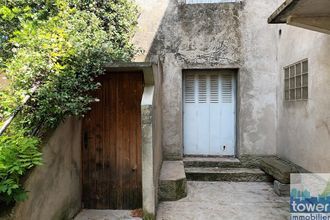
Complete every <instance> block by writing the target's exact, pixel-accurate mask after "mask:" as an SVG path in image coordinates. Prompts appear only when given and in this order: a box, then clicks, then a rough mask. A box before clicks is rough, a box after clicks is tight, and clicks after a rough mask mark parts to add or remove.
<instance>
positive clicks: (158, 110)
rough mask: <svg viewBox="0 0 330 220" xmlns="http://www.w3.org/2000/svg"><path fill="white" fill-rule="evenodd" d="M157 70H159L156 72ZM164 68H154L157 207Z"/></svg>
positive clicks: (161, 154)
mask: <svg viewBox="0 0 330 220" xmlns="http://www.w3.org/2000/svg"><path fill="white" fill-rule="evenodd" d="M156 68H157V70H156ZM162 71H163V70H162V66H161V64H159V65H158V66H157V67H154V76H155V93H154V103H153V120H154V122H153V131H154V137H153V148H154V185H155V206H157V204H158V193H157V192H158V180H159V175H160V168H161V165H162V162H163V151H162V102H161V101H162V97H161V84H162Z"/></svg>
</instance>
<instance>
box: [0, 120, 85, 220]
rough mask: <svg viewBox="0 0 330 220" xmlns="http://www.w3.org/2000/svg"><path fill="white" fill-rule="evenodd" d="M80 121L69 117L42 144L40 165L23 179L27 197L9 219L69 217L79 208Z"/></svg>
mask: <svg viewBox="0 0 330 220" xmlns="http://www.w3.org/2000/svg"><path fill="white" fill-rule="evenodd" d="M80 132H81V122H80V121H78V120H75V119H72V118H70V119H68V120H66V121H65V122H64V123H62V124H61V125H60V126H59V127H58V128H57V129H56V130H55V131H54V133H53V134H52V135H51V137H50V138H49V139H48V141H47V143H46V144H45V145H44V146H43V163H44V164H43V165H41V166H39V167H36V168H35V169H34V170H32V172H31V173H30V174H29V176H28V178H27V180H26V181H25V184H24V185H25V189H26V190H27V191H28V196H29V198H28V199H27V200H26V201H24V202H21V203H18V204H17V205H16V206H15V207H14V209H13V210H12V213H11V214H10V216H8V217H3V218H0V219H1V220H2V219H6V220H7V219H8V220H59V219H72V218H73V217H74V215H75V214H77V212H78V211H79V210H80V207H81V181H80V173H81V156H80V141H81V137H80Z"/></svg>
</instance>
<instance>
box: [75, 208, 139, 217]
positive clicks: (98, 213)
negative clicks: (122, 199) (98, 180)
mask: <svg viewBox="0 0 330 220" xmlns="http://www.w3.org/2000/svg"><path fill="white" fill-rule="evenodd" d="M74 220H142V218H137V217H132V216H131V211H130V210H94V209H84V210H82V211H81V212H80V213H79V214H78V215H77V216H76V217H75V219H74Z"/></svg>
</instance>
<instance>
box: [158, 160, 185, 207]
mask: <svg viewBox="0 0 330 220" xmlns="http://www.w3.org/2000/svg"><path fill="white" fill-rule="evenodd" d="M158 195H159V199H160V200H161V201H175V200H179V199H182V198H184V197H186V196H187V180H186V174H185V170H184V166H183V162H182V161H163V164H162V168H161V170H160V177H159V192H158Z"/></svg>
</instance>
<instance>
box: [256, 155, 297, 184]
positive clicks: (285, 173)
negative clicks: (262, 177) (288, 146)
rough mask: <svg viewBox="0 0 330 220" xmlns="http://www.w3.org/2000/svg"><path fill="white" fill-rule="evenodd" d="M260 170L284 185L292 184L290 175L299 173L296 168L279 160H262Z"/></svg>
mask: <svg viewBox="0 0 330 220" xmlns="http://www.w3.org/2000/svg"><path fill="white" fill-rule="evenodd" d="M260 168H261V169H262V170H263V171H265V172H266V173H268V174H269V175H271V176H272V177H274V179H276V180H278V181H280V182H281V183H284V184H289V183H290V173H297V172H298V170H297V168H296V167H295V166H293V165H292V164H290V163H288V162H286V161H284V160H281V159H279V158H265V159H262V160H261V161H260Z"/></svg>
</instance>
